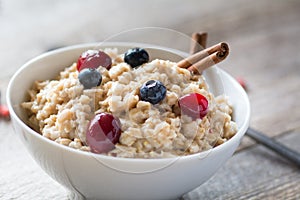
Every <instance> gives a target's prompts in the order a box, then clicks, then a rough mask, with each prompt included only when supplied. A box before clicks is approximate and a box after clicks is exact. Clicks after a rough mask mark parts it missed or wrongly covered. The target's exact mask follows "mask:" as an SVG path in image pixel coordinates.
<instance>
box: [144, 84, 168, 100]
mask: <svg viewBox="0 0 300 200" xmlns="http://www.w3.org/2000/svg"><path fill="white" fill-rule="evenodd" d="M166 93H167V89H166V87H165V86H164V85H163V84H162V82H160V81H157V80H150V81H147V82H146V83H144V84H143V85H142V87H141V88H140V97H141V99H142V100H143V101H148V102H150V103H151V104H157V103H159V102H160V101H162V100H163V99H164V98H165V96H166Z"/></svg>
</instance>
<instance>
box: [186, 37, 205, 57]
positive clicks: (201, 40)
mask: <svg viewBox="0 0 300 200" xmlns="http://www.w3.org/2000/svg"><path fill="white" fill-rule="evenodd" d="M206 43H207V32H199V33H193V34H192V40H191V49H190V54H195V53H197V52H198V51H201V50H203V49H205V48H206Z"/></svg>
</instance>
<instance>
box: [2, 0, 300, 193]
mask: <svg viewBox="0 0 300 200" xmlns="http://www.w3.org/2000/svg"><path fill="white" fill-rule="evenodd" d="M299 21H300V1H298V0H285V1H283V0H256V1H253V0H244V1H240V0H230V1H223V0H210V1H199V0H189V1H182V0H151V1H140V0H127V1H121V0H116V1H107V0H106V1H104V0H86V1H81V0H63V1H59V0H43V1H38V0H22V1H19V0H0V71H1V73H0V89H1V92H2V102H5V99H4V96H5V95H4V93H5V90H6V87H7V84H8V81H9V79H10V77H11V76H12V75H13V74H14V72H15V71H16V70H17V69H18V68H19V67H20V66H21V65H22V64H24V63H25V62H26V61H28V60H29V59H31V58H33V57H35V56H37V55H39V54H41V53H43V52H45V51H47V50H49V49H53V48H57V47H62V46H67V45H73V44H79V43H86V42H100V41H102V40H105V39H107V38H108V37H110V36H111V35H114V34H118V33H120V32H122V31H126V30H130V29H133V28H142V27H152V26H154V27H163V28H170V29H173V30H176V31H179V32H182V33H184V34H187V35H191V34H192V33H193V32H199V31H206V32H208V46H210V45H213V44H215V43H218V42H221V41H226V42H228V44H229V45H230V49H231V53H230V55H229V57H228V58H227V59H226V61H224V62H222V63H221V64H220V65H219V66H220V67H221V68H223V69H225V70H226V71H227V72H229V73H230V74H232V75H233V76H234V77H242V79H243V80H244V81H245V82H246V84H247V87H248V94H249V97H250V101H251V104H252V119H251V126H252V127H254V128H256V129H258V130H261V131H263V132H266V134H267V135H269V136H272V137H274V136H278V135H281V134H282V133H286V132H290V131H291V130H299V128H300V127H299V121H300V113H299V111H300V103H299V99H300V92H299V86H300V50H299V47H300V25H299ZM0 129H1V131H0V136H1V138H3V139H1V141H0V153H1V154H0V155H1V159H2V161H3V160H6V161H3V162H2V161H1V162H0V168H5V167H10V168H11V172H10V173H2V176H4V179H2V180H7V181H6V182H5V181H4V182H1V181H0V186H1V187H0V198H1V194H2V197H3V198H4V199H5V197H6V198H8V197H9V196H5V194H7V193H6V192H4V191H5V190H6V191H14V193H12V194H11V196H10V197H14V198H16V196H18V194H19V193H20V192H24V191H26V189H23V190H24V191H23V190H22V189H19V190H21V191H19V193H18V191H16V190H15V188H17V187H19V186H22V184H24V183H26V178H24V181H23V182H22V181H21V182H17V183H15V184H14V185H13V186H12V185H11V184H9V182H10V180H12V179H15V178H17V177H20V176H24V177H25V174H28V173H30V174H32V176H33V177H36V178H37V180H39V178H38V177H40V176H41V175H40V174H41V173H42V172H41V171H40V169H39V168H38V167H37V166H36V164H35V163H34V162H33V161H32V160H31V159H30V158H29V157H28V155H27V154H26V152H24V147H22V146H21V144H20V142H19V141H18V140H16V137H15V135H13V134H9V135H8V134H7V133H11V132H13V131H12V127H11V125H10V123H9V122H3V121H1V122H0ZM299 139H300V138H299V136H298V137H297V140H298V141H299ZM250 144H253V143H251V142H250V141H247V138H245V139H244V140H243V142H242V147H241V148H243V147H245V146H247V145H250ZM22 163H23V164H24V163H28V165H23V164H22ZM19 169H20V170H19ZM0 173H1V170H0ZM2 176H1V177H2ZM43 176H44V177H46V178H45V179H41V180H39V181H40V182H38V184H46V185H47V184H49V183H51V184H50V185H51V186H49V187H50V188H51V189H52V190H53V189H55V190H56V189H58V188H60V187H59V186H58V185H57V184H56V183H54V182H53V181H52V180H50V178H47V176H46V175H43ZM5 178H6V179H5ZM48 179H49V180H48ZM21 180H22V179H21ZM29 185H30V186H29V187H30V188H29V190H33V189H34V188H35V184H34V183H30V184H29ZM20 188H22V187H20ZM52 190H51V191H52ZM56 191H57V192H58V193H59V194H61V196H60V197H65V196H64V193H60V192H61V190H60V189H58V190H56ZM41 192H42V191H41ZM208 192H209V191H208ZM51 194H52V193H49V196H50V197H51ZM14 195H15V196H14ZM37 195H38V193H37ZM54 196H55V195H54Z"/></svg>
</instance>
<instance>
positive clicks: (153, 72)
mask: <svg viewBox="0 0 300 200" xmlns="http://www.w3.org/2000/svg"><path fill="white" fill-rule="evenodd" d="M28 93H29V97H28V101H26V102H24V103H22V107H23V108H24V109H25V110H26V112H27V113H28V124H29V125H30V126H31V127H32V128H33V129H35V130H36V131H37V132H39V133H40V134H41V135H43V136H44V137H46V138H49V139H50V140H53V141H55V142H57V143H59V144H62V145H66V146H69V147H72V148H75V149H79V150H83V151H91V152H94V153H100V154H105V155H109V156H116V157H127V158H164V157H174V156H181V155H189V154H194V153H198V152H201V151H204V150H208V149H210V148H213V147H214V146H217V145H220V144H222V143H224V142H226V140H228V139H230V138H231V137H232V136H233V135H234V134H235V133H236V132H237V125H236V123H235V122H234V121H232V111H233V108H232V106H231V105H230V103H229V100H228V98H227V97H226V96H225V95H220V96H216V97H215V96H214V95H213V94H212V93H210V92H209V88H208V85H207V84H206V82H205V77H204V76H202V75H200V74H193V73H191V72H190V71H189V70H187V69H184V68H179V67H178V66H177V63H175V62H172V61H168V60H160V59H153V60H151V61H149V55H148V53H147V51H146V50H145V49H141V48H134V49H129V50H128V51H127V52H125V53H124V52H118V49H104V50H103V51H102V50H88V51H86V52H84V53H83V54H82V55H81V56H80V58H79V59H78V61H77V62H74V64H72V65H71V66H69V67H66V68H65V69H64V70H63V71H61V72H60V73H59V75H58V77H56V78H55V79H52V80H42V81H36V82H35V83H34V84H33V87H32V88H31V89H30V90H29V92H28Z"/></svg>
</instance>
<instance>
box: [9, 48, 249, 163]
mask: <svg viewBox="0 0 300 200" xmlns="http://www.w3.org/2000/svg"><path fill="white" fill-rule="evenodd" d="M95 44H99V43H82V44H76V45H70V46H66V47H62V48H58V49H55V50H52V51H49V52H45V53H42V54H40V55H38V56H36V57H34V58H32V59H30V60H28V61H27V62H26V63H25V64H23V65H22V66H21V67H20V68H19V69H18V70H17V71H16V72H15V73H14V75H13V76H12V78H11V79H10V81H9V84H8V87H7V92H6V102H7V106H8V109H9V112H10V116H11V118H12V119H14V120H16V122H17V123H18V124H19V125H20V126H21V128H22V129H25V130H26V132H28V133H30V134H31V135H33V136H34V137H37V138H39V139H41V140H42V141H43V142H46V143H48V144H49V145H53V146H54V147H55V148H56V147H58V148H61V150H63V151H68V152H71V153H74V154H79V155H82V156H89V157H91V156H92V157H96V158H97V159H103V160H111V161H126V162H141V161H143V162H161V161H174V160H177V159H180V160H190V159H195V158H197V159H199V157H200V158H202V157H203V156H204V158H205V157H206V156H205V155H206V154H207V153H212V152H214V153H218V152H220V151H222V150H223V149H225V148H226V147H228V146H230V145H232V143H234V140H239V139H241V138H242V136H243V135H244V133H245V132H246V130H247V128H248V126H249V121H250V101H249V98H248V95H247V94H246V92H245V90H244V89H243V88H242V87H241V86H240V85H239V84H238V82H237V81H236V80H235V79H234V78H233V77H232V76H230V75H229V74H228V73H227V72H226V71H224V70H223V69H220V68H218V67H217V66H216V67H217V68H218V70H219V71H220V72H221V73H223V74H224V75H225V76H227V78H228V79H230V80H231V81H232V82H233V83H234V84H235V86H236V87H237V89H238V90H239V91H240V93H241V95H242V96H243V98H244V99H245V100H246V101H245V106H246V109H245V113H244V114H245V116H246V117H245V121H244V123H243V124H242V126H241V127H238V132H237V133H236V134H235V135H234V136H233V137H232V138H230V139H229V140H227V141H226V142H224V143H223V144H221V145H218V146H216V147H213V148H211V149H209V150H206V151H201V152H198V153H194V154H190V155H184V156H175V157H168V158H123V157H113V156H107V155H103V154H96V153H92V152H86V151H81V150H78V149H73V148H71V147H68V146H65V145H61V144H58V143H56V142H55V141H53V140H50V139H48V138H46V137H44V136H42V135H41V134H40V133H38V132H37V131H35V130H33V129H32V128H30V127H29V126H28V125H27V124H26V123H25V122H24V121H23V120H21V119H20V118H19V117H18V115H17V114H16V112H15V109H14V106H13V105H12V103H11V98H10V96H11V93H12V88H13V85H14V81H15V79H16V78H17V77H18V76H19V75H20V74H21V73H22V72H23V71H24V70H26V69H27V68H28V67H30V65H31V64H32V63H35V62H36V61H39V60H41V59H43V58H45V57H48V56H51V55H54V54H60V53H64V52H66V51H72V50H75V49H80V48H88V47H91V46H95ZM104 44H106V45H107V44H109V45H117V46H122V45H124V46H128V45H130V46H141V44H142V43H132V42H106V43H104ZM142 45H148V46H150V47H153V48H159V47H160V48H161V49H162V50H172V52H174V53H179V54H182V53H183V54H185V55H188V54H187V53H186V52H182V51H179V50H176V49H170V48H167V47H162V46H158V45H151V44H142ZM97 47H100V46H99V45H98V46H97Z"/></svg>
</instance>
